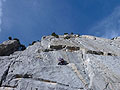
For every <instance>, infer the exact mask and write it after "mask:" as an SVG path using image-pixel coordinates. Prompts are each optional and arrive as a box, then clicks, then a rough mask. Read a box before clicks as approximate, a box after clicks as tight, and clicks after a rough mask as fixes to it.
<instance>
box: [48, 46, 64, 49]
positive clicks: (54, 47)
mask: <svg viewBox="0 0 120 90" xmlns="http://www.w3.org/2000/svg"><path fill="white" fill-rule="evenodd" d="M65 47H66V45H50V47H49V48H50V49H52V50H61V49H63V48H65Z"/></svg>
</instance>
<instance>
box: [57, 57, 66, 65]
mask: <svg viewBox="0 0 120 90" xmlns="http://www.w3.org/2000/svg"><path fill="white" fill-rule="evenodd" d="M58 61H59V63H58V65H67V64H68V63H67V61H65V60H64V59H63V58H58Z"/></svg>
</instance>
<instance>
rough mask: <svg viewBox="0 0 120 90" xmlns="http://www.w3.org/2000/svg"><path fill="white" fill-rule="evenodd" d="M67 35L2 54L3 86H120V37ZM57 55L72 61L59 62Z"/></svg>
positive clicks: (3, 89)
mask: <svg viewBox="0 0 120 90" xmlns="http://www.w3.org/2000/svg"><path fill="white" fill-rule="evenodd" d="M66 37H68V36H67V35H64V36H59V38H55V37H53V36H46V37H43V38H42V40H41V41H40V42H36V43H34V45H32V46H29V47H27V49H26V50H24V51H16V52H14V53H13V54H10V56H1V57H0V90H120V42H119V38H114V39H113V40H109V39H104V38H98V37H94V36H87V35H83V36H77V35H70V36H69V37H70V38H66ZM58 57H62V58H63V59H64V60H66V61H67V62H68V63H69V64H67V65H58Z"/></svg>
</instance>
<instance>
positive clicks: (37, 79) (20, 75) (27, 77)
mask: <svg viewBox="0 0 120 90" xmlns="http://www.w3.org/2000/svg"><path fill="white" fill-rule="evenodd" d="M15 78H26V79H33V80H36V81H41V82H45V83H53V84H59V85H62V86H66V87H70V88H74V89H84V88H83V87H81V88H78V87H72V86H70V85H68V84H63V83H59V82H57V81H52V80H47V79H43V78H33V77H32V75H31V74H24V75H22V74H16V75H14V76H13V78H12V79H15ZM13 87H17V86H13Z"/></svg>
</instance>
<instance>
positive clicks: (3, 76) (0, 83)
mask: <svg viewBox="0 0 120 90" xmlns="http://www.w3.org/2000/svg"><path fill="white" fill-rule="evenodd" d="M11 63H12V62H10V64H9V65H8V68H7V70H6V71H5V72H4V73H3V75H2V77H1V81H0V87H1V86H2V83H3V81H5V80H6V77H7V75H8V71H9V69H10V66H11Z"/></svg>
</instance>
